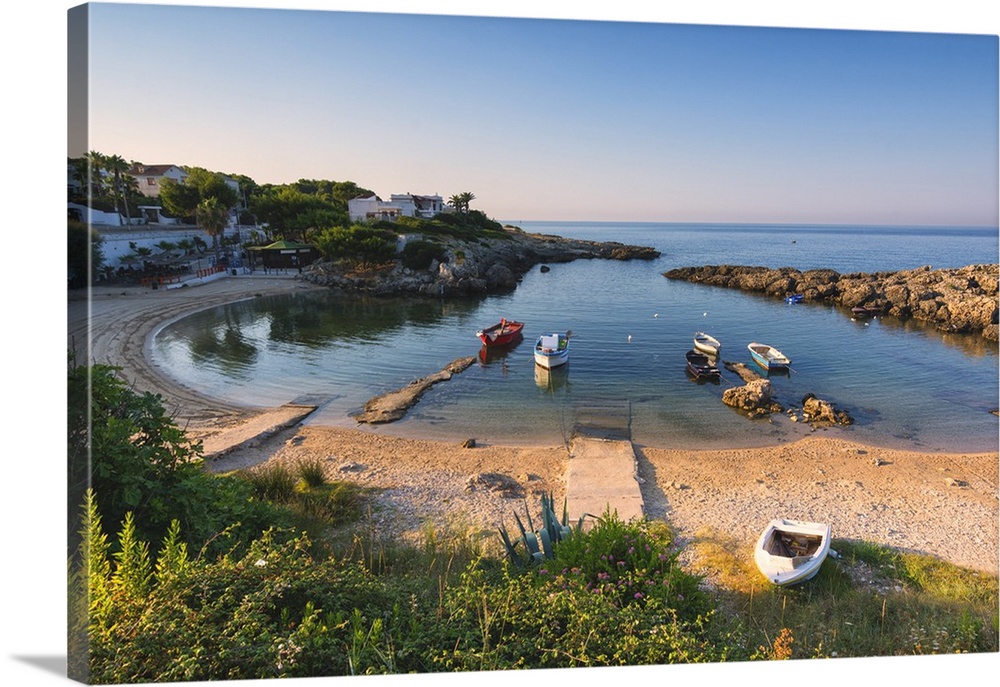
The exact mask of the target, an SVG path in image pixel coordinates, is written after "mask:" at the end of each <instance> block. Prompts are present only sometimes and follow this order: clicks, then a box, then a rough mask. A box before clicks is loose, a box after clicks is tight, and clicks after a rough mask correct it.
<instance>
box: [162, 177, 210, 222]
mask: <svg viewBox="0 0 1000 687" xmlns="http://www.w3.org/2000/svg"><path fill="white" fill-rule="evenodd" d="M160 202H161V203H162V204H163V209H164V210H166V212H167V214H168V215H170V216H171V217H178V218H180V219H182V220H188V221H190V220H192V219H194V214H195V210H196V209H197V207H198V203H200V202H201V196H200V195H199V193H198V189H196V188H195V187H193V186H188V185H187V184H182V183H180V182H178V181H174V180H173V179H163V180H162V181H161V182H160Z"/></svg>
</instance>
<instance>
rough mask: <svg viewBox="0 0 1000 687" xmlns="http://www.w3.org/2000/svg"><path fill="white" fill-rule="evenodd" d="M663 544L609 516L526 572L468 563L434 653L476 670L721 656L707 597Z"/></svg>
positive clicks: (664, 537) (657, 534)
mask: <svg viewBox="0 0 1000 687" xmlns="http://www.w3.org/2000/svg"><path fill="white" fill-rule="evenodd" d="M669 546H670V538H669V533H668V532H667V531H666V530H665V529H663V530H660V529H657V528H655V527H653V526H651V525H650V524H648V523H646V522H639V523H623V522H621V521H620V520H618V519H617V517H616V516H613V515H611V516H605V517H604V518H603V519H602V520H601V521H600V522H599V523H598V524H597V525H596V526H595V527H594V528H593V529H592V530H590V531H589V532H584V533H574V534H573V535H572V536H570V537H568V538H567V539H564V540H562V541H561V542H560V543H559V545H558V546H556V547H555V548H554V552H555V557H554V558H553V559H544V560H542V561H541V562H540V563H539V564H537V565H534V566H533V567H531V568H528V569H526V570H525V569H522V568H518V567H516V566H513V565H505V566H503V568H502V570H501V571H500V573H496V574H493V575H491V574H490V573H489V571H488V569H487V567H486V566H478V567H477V566H473V567H470V568H469V569H468V570H467V571H466V573H465V575H464V576H463V577H462V581H461V583H460V584H459V585H458V586H457V587H456V588H453V589H451V590H449V593H448V594H447V596H446V608H447V611H448V613H449V617H448V620H449V625H450V626H451V628H452V629H457V628H458V627H461V626H465V627H467V628H468V629H467V630H466V631H465V632H464V633H462V634H461V635H460V636H458V637H457V639H456V641H455V643H454V646H453V647H452V648H449V649H447V650H442V651H438V652H437V653H436V654H435V656H434V658H435V661H436V662H437V663H438V664H439V665H440V666H442V667H444V668H447V669H449V670H483V669H507V668H518V667H522V668H523V667H546V668H555V667H571V666H597V665H604V666H611V665H619V666H620V665H640V664H657V663H678V662H701V661H717V660H721V658H723V657H724V650H722V651H720V650H718V649H717V648H716V647H715V646H714V645H713V643H712V641H711V636H710V633H709V632H708V629H709V627H710V619H711V617H712V614H713V612H712V610H711V603H710V599H709V598H708V597H707V596H706V595H705V594H704V592H702V591H701V590H699V588H698V578H697V577H694V576H692V575H689V574H687V573H685V572H683V571H682V570H681V569H680V567H679V566H678V565H677V563H676V554H673V553H671V552H670V549H669Z"/></svg>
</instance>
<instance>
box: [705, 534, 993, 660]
mask: <svg viewBox="0 0 1000 687" xmlns="http://www.w3.org/2000/svg"><path fill="white" fill-rule="evenodd" d="M691 547H692V548H691V552H690V553H691V554H692V557H693V558H692V560H693V563H692V566H693V568H694V569H695V570H699V571H710V573H709V575H708V577H709V579H710V582H711V584H712V586H713V587H714V590H713V591H714V594H715V596H716V598H717V601H718V603H719V608H720V611H721V612H722V613H723V614H724V615H725V616H726V617H727V619H728V622H729V630H730V631H731V632H732V633H733V636H736V637H741V638H742V641H743V645H742V647H741V648H742V650H743V651H745V652H746V653H747V655H748V656H749V657H751V658H754V657H757V658H783V657H784V658H812V657H836V656H840V657H847V656H852V657H870V656H909V655H919V654H940V653H966V652H970V653H978V652H996V651H997V650H998V641H997V628H998V623H997V603H998V602H997V598H998V595H997V578H996V577H994V576H990V575H985V574H982V573H978V572H976V571H972V570H968V569H965V568H960V567H958V566H955V565H951V564H949V563H946V562H944V561H941V560H938V559H936V558H933V557H930V556H923V555H918V554H911V553H904V552H900V551H897V550H895V549H890V548H886V547H881V546H878V545H875V544H871V543H866V542H851V541H847V540H834V542H833V546H832V550H833V551H836V552H837V554H838V557H836V558H834V557H833V556H832V555H831V556H830V557H828V558H827V560H826V561H824V563H823V566H822V567H821V568H820V572H819V573H818V574H817V576H816V577H815V578H813V579H812V580H810V581H809V582H806V583H804V584H802V585H798V586H793V587H786V588H783V587H776V586H773V585H770V584H769V583H767V582H766V580H764V578H763V576H762V575H761V574H760V572H759V571H758V570H757V568H756V565H755V564H754V562H753V552H752V548H751V547H748V546H745V545H744V546H739V545H737V544H735V543H734V542H733V541H732V540H731V539H729V538H727V537H725V536H723V535H719V534H717V533H713V532H709V531H704V532H700V533H699V536H698V537H697V538H696V540H695V541H694V542H693V543H692V544H691Z"/></svg>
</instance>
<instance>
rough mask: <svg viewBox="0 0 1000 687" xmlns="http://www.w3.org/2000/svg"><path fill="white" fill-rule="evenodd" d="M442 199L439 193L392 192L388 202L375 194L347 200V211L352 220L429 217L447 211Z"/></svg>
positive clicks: (447, 208)
mask: <svg viewBox="0 0 1000 687" xmlns="http://www.w3.org/2000/svg"><path fill="white" fill-rule="evenodd" d="M449 210H450V208H449V207H448V206H447V205H445V203H444V199H443V198H441V196H439V195H436V194H435V195H433V196H418V195H414V194H412V193H393V194H392V195H391V196H390V197H389V202H385V201H383V200H381V199H380V198H379V197H378V196H376V195H371V196H368V197H367V198H354V199H352V200H349V201H347V212H348V214H349V215H350V218H351V221H352V222H364V221H368V220H380V219H387V220H395V219H397V218H399V217H421V218H423V219H430V218H432V217H434V215H437V214H440V213H442V212H448V211H449Z"/></svg>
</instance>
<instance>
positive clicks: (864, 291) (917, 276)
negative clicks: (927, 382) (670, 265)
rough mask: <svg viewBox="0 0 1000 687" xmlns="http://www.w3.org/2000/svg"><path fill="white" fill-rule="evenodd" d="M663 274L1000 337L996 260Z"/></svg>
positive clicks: (993, 338) (733, 267)
mask: <svg viewBox="0 0 1000 687" xmlns="http://www.w3.org/2000/svg"><path fill="white" fill-rule="evenodd" d="M663 276H665V277H666V278H667V279H679V280H683V281H688V282H692V283H696V284H708V285H711V286H724V287H726V288H730V289H740V290H741V291H750V292H755V293H760V294H763V295H766V296H773V297H776V298H784V297H785V296H787V295H789V294H793V293H796V294H802V297H803V298H802V300H803V301H805V302H816V303H826V304H832V305H839V306H843V307H845V308H855V307H864V308H868V309H869V310H870V312H874V313H880V314H884V315H891V316H893V317H898V318H900V319H911V318H912V319H914V320H921V321H924V322H930V323H933V324H935V325H936V326H937V327H939V328H940V329H942V330H946V331H951V332H960V333H969V334H979V335H981V336H983V337H984V338H986V339H987V340H989V341H997V340H998V324H997V323H998V314H1000V309H998V301H997V298H998V282H1000V279H998V276H1000V271H998V266H997V265H996V264H992V265H969V266H967V267H960V268H954V269H937V270H935V269H931V267H929V266H927V267H920V268H917V269H912V270H901V271H898V272H872V273H862V272H855V273H851V274H840V273H838V272H836V271H834V270H829V269H818V270H807V271H804V272H802V271H799V270H796V269H793V268H791V267H781V268H776V269H775V268H770V267H748V266H740V265H706V266H703V267H680V268H677V269H674V270H670V271H669V272H664V274H663Z"/></svg>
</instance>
